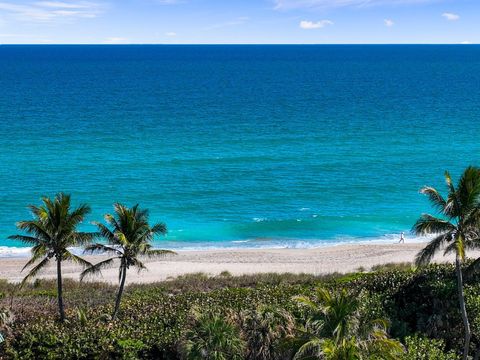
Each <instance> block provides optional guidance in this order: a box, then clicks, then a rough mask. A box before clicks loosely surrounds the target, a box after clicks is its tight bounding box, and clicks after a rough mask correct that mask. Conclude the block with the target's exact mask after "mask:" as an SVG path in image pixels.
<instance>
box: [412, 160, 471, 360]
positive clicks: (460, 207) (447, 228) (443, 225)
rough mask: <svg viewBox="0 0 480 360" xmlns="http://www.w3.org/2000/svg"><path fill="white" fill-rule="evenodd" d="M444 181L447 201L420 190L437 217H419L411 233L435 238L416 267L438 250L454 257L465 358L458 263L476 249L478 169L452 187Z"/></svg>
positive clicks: (467, 338) (465, 321) (467, 331)
mask: <svg viewBox="0 0 480 360" xmlns="http://www.w3.org/2000/svg"><path fill="white" fill-rule="evenodd" d="M445 180H446V183H447V188H448V195H447V198H444V197H443V196H442V195H441V194H440V193H439V191H438V190H436V189H435V188H433V187H429V186H426V187H424V188H422V189H421V190H420V192H421V193H422V194H425V195H427V196H428V198H429V200H430V202H431V203H432V205H433V206H434V207H435V208H436V209H437V210H438V212H439V213H440V217H435V216H432V215H429V214H423V215H422V216H421V217H420V218H419V219H418V220H417V222H416V223H415V225H414V226H413V232H414V233H415V234H417V235H422V236H424V235H435V237H434V238H433V239H432V240H431V241H430V242H429V243H428V244H427V246H425V248H423V250H421V251H420V252H419V253H418V254H417V257H416V260H415V262H416V264H417V265H425V264H428V263H429V262H430V261H431V260H432V259H433V257H434V256H435V254H437V253H438V252H440V251H442V250H443V251H444V254H449V253H453V254H455V269H456V276H457V288H458V299H459V305H460V311H461V314H462V319H463V325H464V329H465V340H464V351H463V359H467V357H468V352H469V348H470V337H471V331H470V323H469V320H468V316H467V310H466V306H465V296H464V292H463V274H462V263H463V262H464V260H465V250H466V249H468V248H474V247H476V245H477V246H478V239H479V238H480V236H479V230H478V228H479V225H480V169H478V168H475V167H468V168H467V169H465V171H464V172H463V174H462V176H461V177H460V180H459V182H458V185H457V187H456V188H455V186H454V185H453V182H452V178H451V177H450V174H449V173H448V172H445Z"/></svg>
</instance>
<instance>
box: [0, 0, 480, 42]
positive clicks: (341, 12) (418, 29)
mask: <svg viewBox="0 0 480 360" xmlns="http://www.w3.org/2000/svg"><path fill="white" fill-rule="evenodd" d="M479 18H480V0H223V1H222V0H88V1H83V0H45V1H44V0H0V44H25V43H27V44H37V43H38V44H43V43H54V44H64V43H70V44H77V43H82V44H102V43H114V44H130V43H138V44H142V43H150V44H162V43H165V44H225V43H227V44H238V43H242V44H264V43H268V44H277V43H289V44H312V43H313V44H332V43H333V44H345V43H347V44H357V43H373V44H376V43H389V44H391V43H429V44H430V43H432V44H434V43H454V44H460V43H478V42H480V25H478V21H479Z"/></svg>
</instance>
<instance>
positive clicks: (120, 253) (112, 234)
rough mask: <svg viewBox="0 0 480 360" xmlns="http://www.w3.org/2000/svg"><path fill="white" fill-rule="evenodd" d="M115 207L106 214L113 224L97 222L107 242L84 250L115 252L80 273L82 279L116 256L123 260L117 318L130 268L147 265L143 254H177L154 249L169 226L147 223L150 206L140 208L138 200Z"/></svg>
mask: <svg viewBox="0 0 480 360" xmlns="http://www.w3.org/2000/svg"><path fill="white" fill-rule="evenodd" d="M114 210H115V214H114V215H111V214H107V215H105V221H106V222H107V224H108V225H109V226H110V228H109V227H108V226H106V225H104V224H101V223H98V222H96V223H95V224H96V225H97V227H98V230H99V234H100V236H101V237H103V238H104V239H105V240H106V242H107V243H106V244H101V243H97V244H91V245H88V246H86V247H85V252H87V253H96V252H105V253H107V254H111V255H113V257H111V258H109V259H107V260H103V261H101V262H99V263H97V264H95V265H92V266H90V267H88V268H87V269H85V271H83V272H82V274H81V275H80V278H81V279H83V278H84V277H85V276H87V275H90V274H97V273H99V272H100V271H101V270H102V269H104V268H107V267H110V266H111V265H113V263H114V261H115V260H119V261H120V266H119V274H118V279H119V284H120V285H119V288H118V292H117V297H116V301H115V310H114V312H113V315H112V319H115V317H116V316H117V314H118V310H119V309H120V302H121V299H122V295H123V290H124V287H125V279H126V277H127V270H128V269H129V268H130V267H132V266H133V267H136V268H137V269H138V271H141V270H143V269H146V267H145V265H144V264H143V263H142V262H141V261H140V257H141V256H145V257H161V256H164V255H167V254H174V252H173V251H169V250H156V249H152V245H151V242H152V240H153V239H154V237H155V235H158V234H162V235H164V234H166V233H167V227H166V225H165V224H163V223H158V224H155V225H153V226H150V225H149V223H148V210H141V209H139V207H138V204H137V205H135V206H133V207H132V208H128V207H126V206H124V205H122V204H118V203H117V204H115V205H114Z"/></svg>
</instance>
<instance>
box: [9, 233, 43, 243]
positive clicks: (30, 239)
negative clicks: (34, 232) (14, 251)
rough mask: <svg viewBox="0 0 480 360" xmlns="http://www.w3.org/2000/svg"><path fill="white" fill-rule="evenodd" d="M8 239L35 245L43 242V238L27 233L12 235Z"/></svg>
mask: <svg viewBox="0 0 480 360" xmlns="http://www.w3.org/2000/svg"><path fill="white" fill-rule="evenodd" d="M7 239H10V240H18V241H21V242H23V243H25V244H28V245H35V244H38V243H41V242H42V240H41V239H39V238H36V237H34V236H25V235H10V236H9V237H8V238H7Z"/></svg>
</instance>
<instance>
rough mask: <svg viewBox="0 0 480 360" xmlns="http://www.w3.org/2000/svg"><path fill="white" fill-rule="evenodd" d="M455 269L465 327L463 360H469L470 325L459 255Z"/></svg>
mask: <svg viewBox="0 0 480 360" xmlns="http://www.w3.org/2000/svg"><path fill="white" fill-rule="evenodd" d="M455 267H456V269H455V270H456V272H457V287H458V301H459V303H460V312H461V313H462V319H463V327H464V328H465V344H464V348H463V360H467V357H468V351H469V349H470V337H471V333H470V323H469V321H468V316H467V308H466V306H465V295H464V293H463V276H462V266H461V263H460V258H459V256H458V255H457V257H456V260H455Z"/></svg>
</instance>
